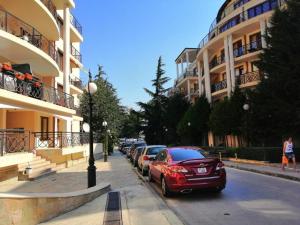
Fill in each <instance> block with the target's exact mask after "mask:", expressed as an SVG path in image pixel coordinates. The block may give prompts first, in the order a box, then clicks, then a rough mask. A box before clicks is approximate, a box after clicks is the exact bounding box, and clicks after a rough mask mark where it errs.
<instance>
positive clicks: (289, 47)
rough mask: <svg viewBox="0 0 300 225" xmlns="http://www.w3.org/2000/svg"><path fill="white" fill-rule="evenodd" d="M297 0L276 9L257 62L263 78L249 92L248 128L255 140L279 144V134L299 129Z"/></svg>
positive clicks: (299, 8) (299, 23) (299, 19)
mask: <svg viewBox="0 0 300 225" xmlns="http://www.w3.org/2000/svg"><path fill="white" fill-rule="evenodd" d="M299 15H300V2H299V1H298V0H289V1H287V7H284V8H283V9H281V10H279V9H278V10H276V11H275V13H274V15H273V17H272V19H271V26H270V28H269V29H268V32H267V36H266V41H267V48H266V49H264V52H263V53H262V54H261V57H260V58H261V59H260V61H259V62H258V64H257V66H258V68H259V69H260V71H261V72H262V73H263V75H264V78H263V80H262V82H261V83H260V84H259V85H258V86H257V89H256V91H255V92H254V93H253V95H252V99H251V101H252V112H251V114H252V116H251V118H252V119H251V130H252V131H253V132H252V135H251V136H253V137H254V138H255V140H256V142H258V143H262V144H264V145H265V144H266V145H277V144H281V139H282V136H285V135H294V136H299V132H300V92H299V89H298V88H299V84H300V60H299V59H300V51H299V50H300V17H299Z"/></svg>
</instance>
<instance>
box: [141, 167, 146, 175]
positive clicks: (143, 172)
mask: <svg viewBox="0 0 300 225" xmlns="http://www.w3.org/2000/svg"><path fill="white" fill-rule="evenodd" d="M142 175H143V176H146V175H147V172H146V171H145V169H144V167H142Z"/></svg>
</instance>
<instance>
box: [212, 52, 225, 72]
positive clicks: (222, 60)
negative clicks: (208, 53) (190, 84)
mask: <svg viewBox="0 0 300 225" xmlns="http://www.w3.org/2000/svg"><path fill="white" fill-rule="evenodd" d="M223 63H225V55H220V56H219V57H215V58H213V60H212V61H211V62H210V64H209V68H210V69H213V68H215V67H217V66H219V65H221V64H223Z"/></svg>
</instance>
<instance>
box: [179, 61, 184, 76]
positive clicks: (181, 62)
mask: <svg viewBox="0 0 300 225" xmlns="http://www.w3.org/2000/svg"><path fill="white" fill-rule="evenodd" d="M180 64H181V73H180V76H181V75H182V74H183V71H184V69H183V60H182V58H181V59H180Z"/></svg>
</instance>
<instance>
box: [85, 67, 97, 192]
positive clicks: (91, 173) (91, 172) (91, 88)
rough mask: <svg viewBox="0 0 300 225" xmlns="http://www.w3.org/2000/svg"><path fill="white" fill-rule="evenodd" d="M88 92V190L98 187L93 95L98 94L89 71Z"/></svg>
mask: <svg viewBox="0 0 300 225" xmlns="http://www.w3.org/2000/svg"><path fill="white" fill-rule="evenodd" d="M87 92H88V94H89V108H90V121H89V122H90V125H89V126H87V125H85V130H89V132H90V155H89V166H88V168H87V170H88V188H90V187H94V186H96V166H95V157H94V150H93V147H94V143H93V142H94V137H93V128H92V127H93V126H92V121H93V101H92V100H93V99H92V95H93V94H95V93H96V92H97V85H96V84H95V83H93V82H92V74H91V71H89V83H88V85H87Z"/></svg>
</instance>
